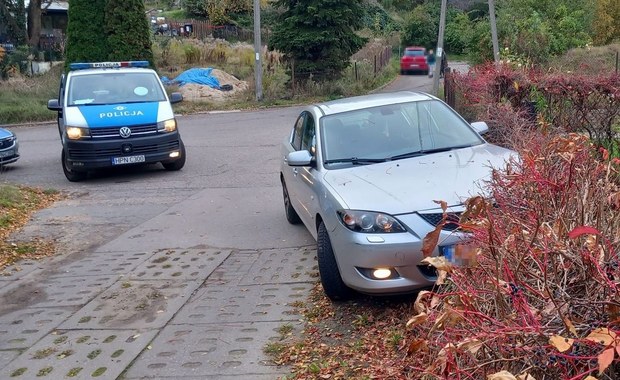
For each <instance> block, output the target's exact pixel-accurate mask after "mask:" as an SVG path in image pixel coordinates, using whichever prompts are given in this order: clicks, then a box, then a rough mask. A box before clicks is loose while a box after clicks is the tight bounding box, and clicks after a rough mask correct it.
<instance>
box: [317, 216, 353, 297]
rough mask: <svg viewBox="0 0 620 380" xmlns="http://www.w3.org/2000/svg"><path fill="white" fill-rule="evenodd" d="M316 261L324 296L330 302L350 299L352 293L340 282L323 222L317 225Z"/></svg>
mask: <svg viewBox="0 0 620 380" xmlns="http://www.w3.org/2000/svg"><path fill="white" fill-rule="evenodd" d="M317 260H318V262H319V274H320V276H321V284H322V285H323V291H324V292H325V295H326V296H327V297H329V298H330V299H331V300H332V301H346V300H347V299H349V298H351V296H352V293H353V291H352V290H351V288H349V287H348V286H346V285H345V284H344V282H343V281H342V276H341V275H340V270H339V269H338V263H337V262H336V257H335V256H334V250H333V248H332V242H331V240H330V238H329V234H328V233H327V228H326V227H325V223H323V222H321V224H320V225H319V231H318V236H317Z"/></svg>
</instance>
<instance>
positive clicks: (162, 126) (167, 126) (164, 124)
mask: <svg viewBox="0 0 620 380" xmlns="http://www.w3.org/2000/svg"><path fill="white" fill-rule="evenodd" d="M176 130H177V121H176V120H175V119H168V120H164V121H160V122H158V123H157V132H174V131H176Z"/></svg>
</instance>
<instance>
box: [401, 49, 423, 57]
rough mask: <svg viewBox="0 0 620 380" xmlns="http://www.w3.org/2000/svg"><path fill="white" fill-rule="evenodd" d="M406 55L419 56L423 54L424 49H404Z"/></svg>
mask: <svg viewBox="0 0 620 380" xmlns="http://www.w3.org/2000/svg"><path fill="white" fill-rule="evenodd" d="M405 55H406V56H407V57H421V56H423V55H424V50H405Z"/></svg>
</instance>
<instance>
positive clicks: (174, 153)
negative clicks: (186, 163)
mask: <svg viewBox="0 0 620 380" xmlns="http://www.w3.org/2000/svg"><path fill="white" fill-rule="evenodd" d="M180 155H181V153H179V152H172V153H170V158H177V157H179V156H180Z"/></svg>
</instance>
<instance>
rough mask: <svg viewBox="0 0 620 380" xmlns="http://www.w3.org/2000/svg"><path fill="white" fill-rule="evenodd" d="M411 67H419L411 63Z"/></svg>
mask: <svg viewBox="0 0 620 380" xmlns="http://www.w3.org/2000/svg"><path fill="white" fill-rule="evenodd" d="M411 67H420V65H411Z"/></svg>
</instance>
